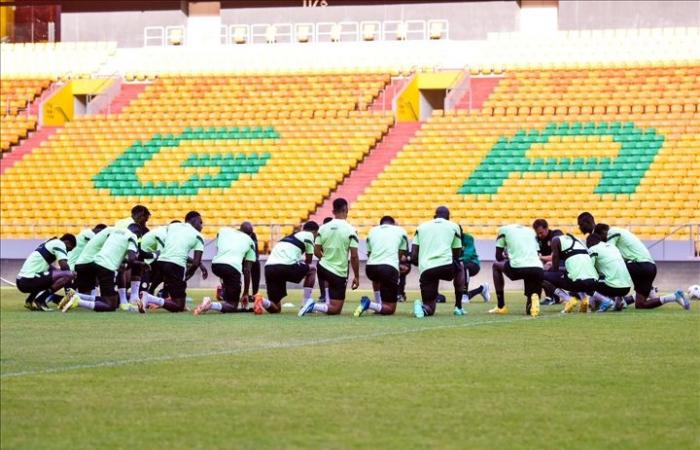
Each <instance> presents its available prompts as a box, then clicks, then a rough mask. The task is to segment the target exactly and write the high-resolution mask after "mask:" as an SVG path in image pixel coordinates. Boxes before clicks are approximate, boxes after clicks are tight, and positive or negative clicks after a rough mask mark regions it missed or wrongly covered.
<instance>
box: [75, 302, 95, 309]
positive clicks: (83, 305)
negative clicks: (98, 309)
mask: <svg viewBox="0 0 700 450" xmlns="http://www.w3.org/2000/svg"><path fill="white" fill-rule="evenodd" d="M78 306H80V307H81V308H85V309H95V302H92V301H89V300H78Z"/></svg>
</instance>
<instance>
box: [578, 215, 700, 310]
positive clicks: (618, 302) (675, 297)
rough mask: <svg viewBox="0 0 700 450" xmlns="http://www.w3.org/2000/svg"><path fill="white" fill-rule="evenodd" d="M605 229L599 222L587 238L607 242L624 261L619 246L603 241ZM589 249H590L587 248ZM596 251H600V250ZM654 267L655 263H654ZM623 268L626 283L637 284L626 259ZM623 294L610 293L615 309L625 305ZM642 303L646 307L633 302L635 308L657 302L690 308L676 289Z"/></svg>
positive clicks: (683, 296)
mask: <svg viewBox="0 0 700 450" xmlns="http://www.w3.org/2000/svg"><path fill="white" fill-rule="evenodd" d="M607 230H608V226H607V225H606V224H604V223H600V224H598V225H596V226H595V228H594V231H593V233H591V234H590V235H589V238H590V239H592V240H593V241H601V243H603V242H604V243H605V244H608V245H609V246H611V247H612V248H615V249H616V250H618V252H617V253H619V254H620V258H619V259H622V260H623V261H625V260H624V254H623V253H622V251H620V248H619V247H617V246H615V244H614V243H612V242H605V237H606V235H607ZM598 245H599V249H600V248H602V247H603V246H602V245H601V244H598ZM606 247H607V246H606ZM589 251H591V249H589ZM598 253H600V251H599V252H598ZM598 257H600V256H598ZM654 267H656V265H654ZM625 269H626V273H627V277H625V282H626V284H629V281H631V285H633V286H639V284H635V281H634V277H633V276H632V272H630V271H629V270H630V264H629V263H628V262H626V261H625ZM627 278H629V280H627ZM648 284H649V286H651V282H649V283H648ZM635 289H636V288H635ZM649 289H651V287H649ZM624 295H626V293H625V294H619V293H616V294H615V295H611V297H613V298H614V306H615V310H616V311H620V310H622V308H623V307H624V306H625V303H626V302H625V300H624V298H623V296H624ZM637 298H639V294H638V297H637ZM643 303H644V304H645V305H646V307H645V306H641V307H640V306H637V303H635V308H641V309H649V308H650V307H649V306H648V305H649V304H650V303H651V304H658V306H661V305H665V304H667V303H678V304H679V305H681V307H682V308H683V309H686V310H687V309H690V302H689V301H688V299H687V298H686V297H685V295H684V294H683V292H680V291H676V292H675V293H674V294H670V295H665V296H663V297H658V298H647V299H644V302H643ZM609 308H610V304H609V302H603V303H602V307H601V309H602V310H606V309H609Z"/></svg>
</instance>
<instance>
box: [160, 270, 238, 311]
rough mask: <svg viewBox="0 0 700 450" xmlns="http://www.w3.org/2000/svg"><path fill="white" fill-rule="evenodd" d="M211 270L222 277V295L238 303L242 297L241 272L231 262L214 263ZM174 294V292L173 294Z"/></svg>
mask: <svg viewBox="0 0 700 450" xmlns="http://www.w3.org/2000/svg"><path fill="white" fill-rule="evenodd" d="M211 271H212V272H213V273H214V275H216V276H217V277H219V278H221V284H222V285H223V288H224V290H223V294H222V297H223V299H224V301H225V302H226V303H238V300H240V298H241V273H240V272H239V271H238V270H236V269H235V268H234V267H233V266H232V265H230V264H219V263H217V264H212V265H211ZM171 295H172V294H171Z"/></svg>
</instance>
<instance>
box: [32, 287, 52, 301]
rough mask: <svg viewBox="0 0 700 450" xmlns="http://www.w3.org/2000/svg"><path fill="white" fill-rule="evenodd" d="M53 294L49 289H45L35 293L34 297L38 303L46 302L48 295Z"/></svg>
mask: <svg viewBox="0 0 700 450" xmlns="http://www.w3.org/2000/svg"><path fill="white" fill-rule="evenodd" d="M51 295H53V292H51V290H50V289H47V290H45V291H43V292H42V293H41V294H39V295H37V296H36V298H35V299H34V301H35V302H39V303H46V299H48V298H49V296H51Z"/></svg>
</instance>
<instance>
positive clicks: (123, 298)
mask: <svg viewBox="0 0 700 450" xmlns="http://www.w3.org/2000/svg"><path fill="white" fill-rule="evenodd" d="M117 293H119V304H120V305H123V304H124V303H129V302H128V301H127V300H126V288H119V289H117Z"/></svg>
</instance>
